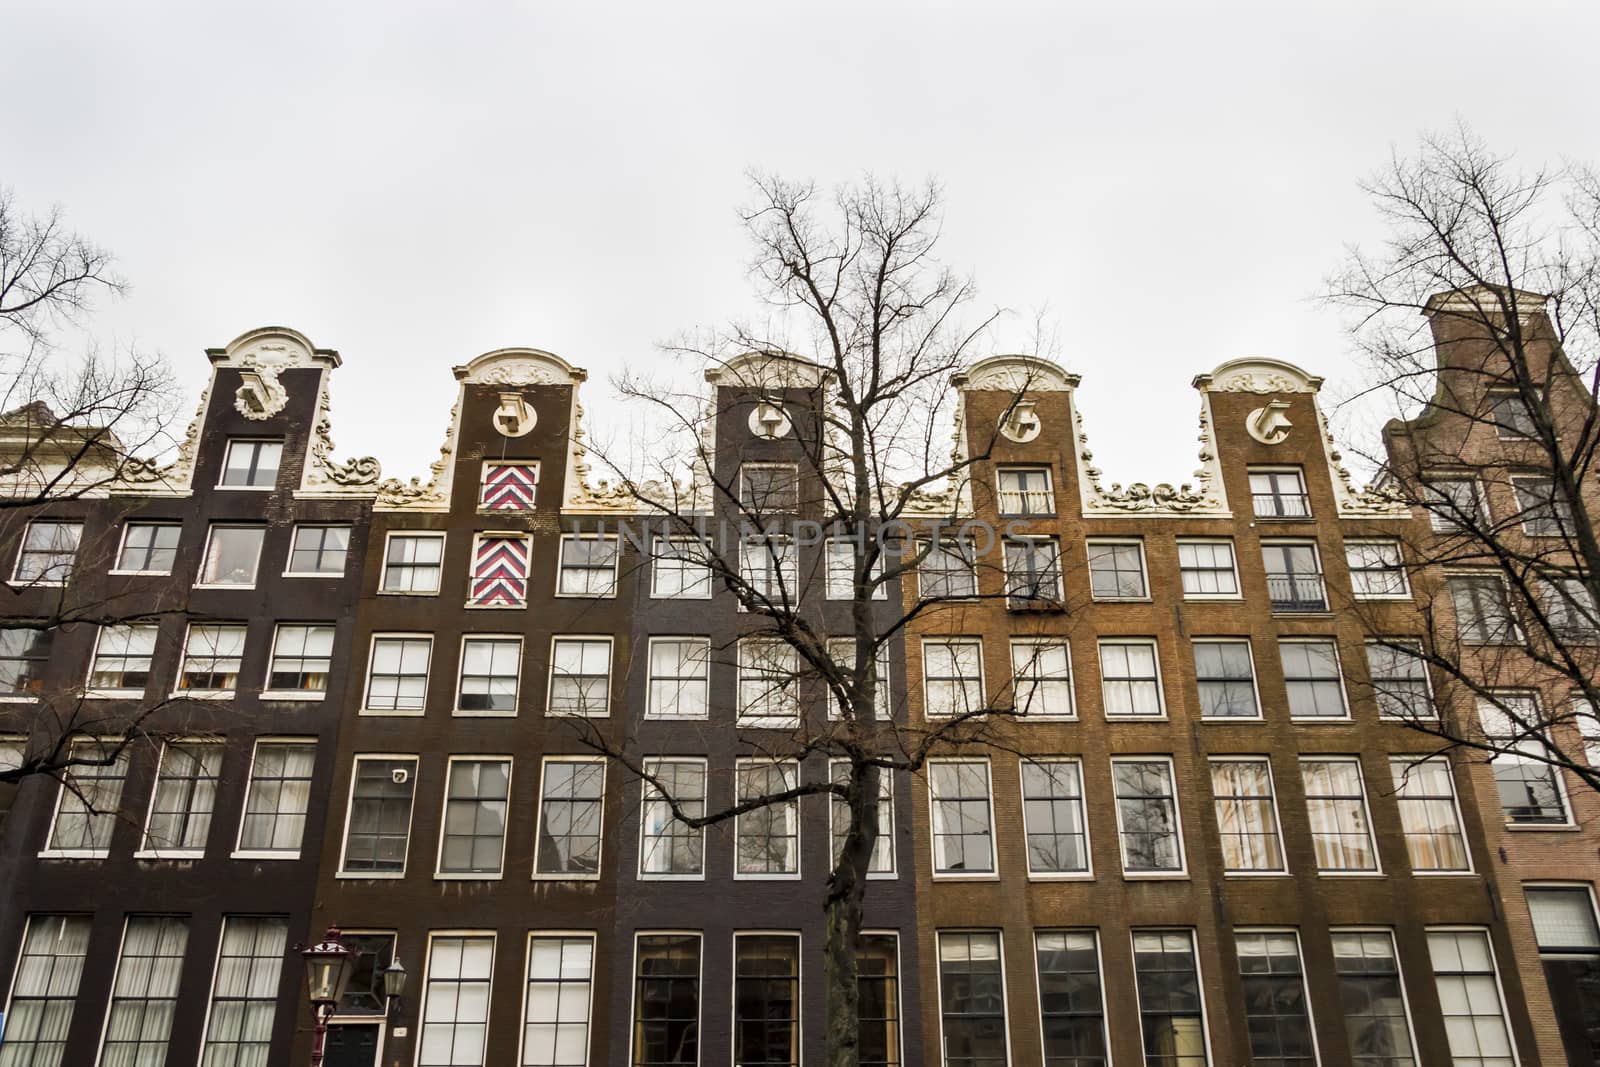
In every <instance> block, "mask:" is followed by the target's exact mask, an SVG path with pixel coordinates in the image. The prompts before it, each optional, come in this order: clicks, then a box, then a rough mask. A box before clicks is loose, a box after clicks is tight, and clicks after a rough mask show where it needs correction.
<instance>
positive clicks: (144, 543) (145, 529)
mask: <svg viewBox="0 0 1600 1067" xmlns="http://www.w3.org/2000/svg"><path fill="white" fill-rule="evenodd" d="M182 536H183V527H182V526H180V525H178V524H177V523H175V522H129V523H128V524H127V525H126V526H124V527H123V528H122V547H121V548H120V549H119V550H118V552H117V570H119V571H124V572H126V573H129V574H171V573H172V565H173V564H174V563H175V562H177V559H178V541H179V539H180V538H181V537H182Z"/></svg>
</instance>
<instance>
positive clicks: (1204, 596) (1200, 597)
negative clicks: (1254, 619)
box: [1183, 593, 1244, 604]
mask: <svg viewBox="0 0 1600 1067" xmlns="http://www.w3.org/2000/svg"><path fill="white" fill-rule="evenodd" d="M1183 599H1184V600H1197V601H1200V602H1202V603H1204V602H1207V601H1211V602H1214V603H1221V604H1243V603H1244V597H1242V596H1240V595H1239V594H1238V593H1185V594H1183Z"/></svg>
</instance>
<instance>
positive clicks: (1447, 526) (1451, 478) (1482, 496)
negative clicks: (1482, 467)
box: [1421, 471, 1494, 534]
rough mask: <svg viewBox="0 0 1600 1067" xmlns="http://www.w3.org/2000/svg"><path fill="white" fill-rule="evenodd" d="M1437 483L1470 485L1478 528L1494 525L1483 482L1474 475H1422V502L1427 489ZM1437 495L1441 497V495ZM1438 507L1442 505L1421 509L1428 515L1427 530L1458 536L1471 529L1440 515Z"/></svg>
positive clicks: (1451, 473)
mask: <svg viewBox="0 0 1600 1067" xmlns="http://www.w3.org/2000/svg"><path fill="white" fill-rule="evenodd" d="M1438 482H1451V483H1457V484H1459V483H1463V482H1465V483H1470V484H1471V486H1472V503H1473V513H1474V518H1475V519H1476V521H1477V524H1478V526H1480V527H1484V526H1490V525H1492V524H1493V523H1494V512H1493V511H1491V510H1490V508H1489V494H1488V493H1486V492H1484V489H1483V482H1482V481H1480V480H1479V479H1478V477H1477V476H1476V475H1474V474H1472V473H1471V472H1468V471H1438V472H1435V473H1432V474H1424V475H1423V476H1422V494H1421V495H1422V497H1423V499H1424V500H1426V499H1428V492H1429V488H1430V487H1431V486H1432V485H1434V484H1435V483H1438ZM1439 495H1441V496H1442V495H1443V494H1439ZM1440 507H1442V505H1437V506H1435V507H1431V508H1430V507H1425V508H1424V509H1423V510H1425V511H1426V512H1427V514H1428V528H1429V529H1431V530H1432V531H1433V532H1434V533H1442V534H1458V533H1461V532H1462V531H1469V530H1470V529H1471V528H1470V527H1466V526H1461V525H1459V524H1457V523H1456V521H1455V520H1454V519H1453V518H1450V517H1449V516H1446V515H1443V514H1441V513H1440ZM1441 524H1442V525H1441Z"/></svg>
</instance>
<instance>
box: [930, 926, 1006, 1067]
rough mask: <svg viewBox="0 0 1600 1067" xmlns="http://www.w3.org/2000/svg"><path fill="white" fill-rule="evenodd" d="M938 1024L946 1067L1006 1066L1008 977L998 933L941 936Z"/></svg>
mask: <svg viewBox="0 0 1600 1067" xmlns="http://www.w3.org/2000/svg"><path fill="white" fill-rule="evenodd" d="M939 1020H940V1023H941V1025H942V1030H943V1034H944V1062H945V1064H946V1067H1004V1065H1005V1064H1006V1063H1007V1053H1006V978H1005V973H1004V969H1003V968H1002V967H1001V961H1000V935H999V934H998V933H994V932H988V931H984V932H972V933H966V932H961V933H955V932H949V931H940V933H939Z"/></svg>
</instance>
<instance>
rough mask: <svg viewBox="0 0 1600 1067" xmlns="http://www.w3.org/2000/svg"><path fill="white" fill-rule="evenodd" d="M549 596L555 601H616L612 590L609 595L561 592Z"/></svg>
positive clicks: (615, 594)
mask: <svg viewBox="0 0 1600 1067" xmlns="http://www.w3.org/2000/svg"><path fill="white" fill-rule="evenodd" d="M550 595H551V596H553V597H554V598H555V599H557V600H615V599H617V591H616V590H615V589H613V590H612V591H611V592H609V593H561V592H556V593H552V594H550Z"/></svg>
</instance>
